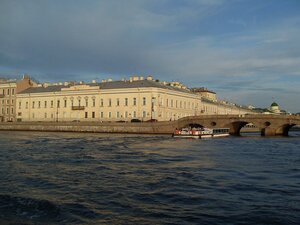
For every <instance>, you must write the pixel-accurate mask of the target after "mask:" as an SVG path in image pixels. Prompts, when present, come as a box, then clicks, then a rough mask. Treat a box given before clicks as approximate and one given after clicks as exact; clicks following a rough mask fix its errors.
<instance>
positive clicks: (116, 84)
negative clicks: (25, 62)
mask: <svg viewBox="0 0 300 225" xmlns="http://www.w3.org/2000/svg"><path fill="white" fill-rule="evenodd" d="M87 85H90V86H99V87H100V89H103V90H107V89H121V88H143V87H156V88H164V89H168V90H173V91H180V92H184V93H192V92H190V91H189V90H188V89H180V88H176V87H172V86H168V85H163V84H161V83H160V82H156V81H152V80H137V81H110V82H103V83H90V84H87ZM66 87H70V85H68V86H64V85H54V86H48V87H31V88H28V89H26V90H24V91H22V92H20V93H19V94H28V93H44V92H58V91H61V89H62V88H66ZM192 94H193V93H192Z"/></svg>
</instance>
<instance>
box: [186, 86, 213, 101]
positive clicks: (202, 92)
mask: <svg viewBox="0 0 300 225" xmlns="http://www.w3.org/2000/svg"><path fill="white" fill-rule="evenodd" d="M191 91H192V92H194V93H196V94H199V95H201V96H202V97H203V98H206V99H208V100H211V101H217V95H216V93H215V92H213V91H210V90H208V89H207V88H204V87H201V88H191Z"/></svg>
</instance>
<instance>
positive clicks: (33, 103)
mask: <svg viewBox="0 0 300 225" xmlns="http://www.w3.org/2000/svg"><path fill="white" fill-rule="evenodd" d="M34 105H35V102H34V101H33V102H32V108H33V109H34Z"/></svg>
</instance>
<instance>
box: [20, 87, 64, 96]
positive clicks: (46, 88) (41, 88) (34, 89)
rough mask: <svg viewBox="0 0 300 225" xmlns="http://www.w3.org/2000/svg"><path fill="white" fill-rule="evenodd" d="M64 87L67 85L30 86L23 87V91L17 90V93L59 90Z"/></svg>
mask: <svg viewBox="0 0 300 225" xmlns="http://www.w3.org/2000/svg"><path fill="white" fill-rule="evenodd" d="M65 87H67V86H64V85H53V86H48V87H31V88H28V89H25V90H24V91H21V92H19V93H18V94H29V93H44V92H55V91H61V89H62V88H65Z"/></svg>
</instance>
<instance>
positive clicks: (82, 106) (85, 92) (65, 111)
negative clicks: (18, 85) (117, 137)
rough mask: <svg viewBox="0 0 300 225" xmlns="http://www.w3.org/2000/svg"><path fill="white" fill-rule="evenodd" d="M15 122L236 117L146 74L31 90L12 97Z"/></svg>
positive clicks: (235, 110) (230, 110)
mask: <svg viewBox="0 0 300 225" xmlns="http://www.w3.org/2000/svg"><path fill="white" fill-rule="evenodd" d="M17 98H18V101H17V120H18V121H131V120H132V119H138V120H141V121H149V120H158V121H169V120H177V119H179V118H182V117H186V116H194V115H201V114H217V113H218V112H219V113H220V114H221V113H223V114H231V113H232V114H234V113H235V114H237V113H238V112H240V113H241V114H245V113H249V112H250V110H240V111H239V110H238V108H236V107H233V106H227V105H222V104H219V103H216V102H211V101H209V102H206V101H203V100H202V97H201V95H199V94H195V93H194V92H191V91H190V90H189V89H188V88H187V87H185V86H183V85H179V84H177V83H176V85H174V83H167V82H160V81H158V80H153V79H152V77H151V76H149V77H147V78H146V79H144V78H143V77H137V76H134V77H131V78H130V79H129V80H122V81H112V80H111V79H109V80H102V82H101V83H97V82H95V81H93V82H92V83H89V84H84V83H83V82H81V83H78V84H70V83H67V82H66V83H64V84H62V83H61V84H56V85H50V86H49V85H48V84H44V85H39V86H38V87H31V88H29V89H26V90H24V91H22V92H20V93H18V94H17Z"/></svg>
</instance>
